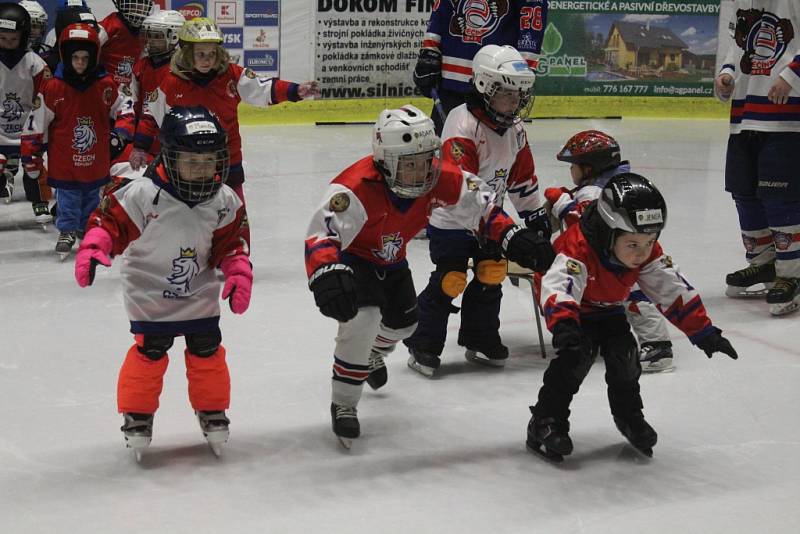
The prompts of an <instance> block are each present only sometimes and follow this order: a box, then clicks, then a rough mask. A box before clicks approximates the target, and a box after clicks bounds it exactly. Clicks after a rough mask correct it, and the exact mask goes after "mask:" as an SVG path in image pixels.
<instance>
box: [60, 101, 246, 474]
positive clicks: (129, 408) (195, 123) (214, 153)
mask: <svg viewBox="0 0 800 534" xmlns="http://www.w3.org/2000/svg"><path fill="white" fill-rule="evenodd" d="M159 140H160V142H161V154H160V156H159V157H158V159H156V161H154V163H153V164H152V165H151V166H150V167H149V168H148V170H147V172H146V173H145V176H144V177H142V178H138V179H134V180H123V181H122V182H120V184H119V185H118V187H117V188H116V189H114V190H112V191H111V192H109V193H108V194H107V195H106V196H105V197H104V198H103V201H102V202H101V203H100V206H99V207H98V208H97V210H95V212H94V213H93V214H92V215H91V217H90V218H89V224H88V225H87V232H86V236H85V238H84V240H83V241H82V243H81V246H80V249H79V250H78V254H77V257H76V259H75V278H76V279H77V281H78V285H80V286H81V287H86V286H87V285H90V284H91V283H92V281H93V280H94V273H95V268H96V266H97V264H101V265H105V266H110V265H111V258H112V257H113V256H115V255H118V254H122V253H123V252H124V262H123V264H122V269H121V275H122V283H123V292H124V297H125V307H126V310H127V312H128V316H129V318H130V322H131V332H132V333H133V334H134V335H135V338H136V343H135V344H134V345H133V346H132V347H131V348H130V349H129V350H128V354H127V356H126V358H125V362H124V363H123V364H122V369H121V370H120V373H119V381H118V385H117V403H118V409H119V412H120V413H122V414H123V417H124V424H123V426H122V431H123V433H124V435H125V440H126V443H127V445H128V447H130V448H133V449H134V452H136V456H137V459H140V458H141V452H142V449H144V448H145V447H147V446H148V445H149V444H150V440H151V439H152V435H153V414H154V413H155V412H156V409H157V408H158V398H159V395H160V393H161V388H162V382H163V376H164V373H165V372H166V370H167V363H168V358H167V350H168V349H169V348H170V347H171V346H172V343H173V341H174V338H175V337H176V336H181V335H182V336H184V338H185V339H186V351H185V355H186V377H187V378H188V380H189V400H190V402H191V405H192V408H194V410H195V412H196V414H197V417H198V420H199V422H200V427H201V429H202V431H203V435H204V436H205V437H206V439H207V440H208V442H209V444H210V445H211V448H212V449H213V451H214V453H215V454H220V451H221V444H222V443H224V442H225V441H227V439H228V424H229V420H228V418H227V417H226V415H225V410H226V409H227V408H228V406H229V404H230V375H229V373H228V366H227V364H226V363H225V348H224V347H223V346H222V345H221V341H222V335H221V332H220V329H219V315H220V308H219V299H218V296H219V282H218V280H217V276H216V274H215V268H216V267H219V268H220V269H221V270H222V273H223V274H224V275H225V285H224V288H223V290H222V298H224V299H228V301H229V304H230V307H231V310H232V311H233V312H234V313H237V314H241V313H244V312H245V310H247V307H248V305H249V303H250V293H251V290H252V284H253V271H252V267H251V265H250V261H249V259H248V257H249V250H248V246H247V243H248V242H249V235H248V234H249V230H248V225H247V215H246V212H245V208H244V205H243V203H242V201H241V200H240V199H239V197H238V196H237V195H236V193H234V191H233V190H232V189H231V188H230V187H228V186H227V185H225V180H226V178H227V175H228V169H229V158H228V148H227V142H228V140H227V135H226V133H225V132H224V131H223V129H222V127H221V126H220V124H219V122H218V121H217V119H216V118H215V117H214V116H213V115H211V113H209V112H208V111H207V110H206V109H205V108H202V107H191V108H185V107H175V108H172V110H170V112H169V113H168V114H167V115H166V117H165V118H164V123H163V125H162V127H161V132H160V135H159Z"/></svg>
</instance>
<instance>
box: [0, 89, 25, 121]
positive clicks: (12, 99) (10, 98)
mask: <svg viewBox="0 0 800 534" xmlns="http://www.w3.org/2000/svg"><path fill="white" fill-rule="evenodd" d="M24 112H25V110H24V109H23V108H22V104H21V103H20V98H19V97H18V96H17V93H6V98H5V100H3V114H2V117H3V118H4V119H5V120H7V121H8V122H16V121H18V120H19V119H20V118H21V117H22V114H23V113H24Z"/></svg>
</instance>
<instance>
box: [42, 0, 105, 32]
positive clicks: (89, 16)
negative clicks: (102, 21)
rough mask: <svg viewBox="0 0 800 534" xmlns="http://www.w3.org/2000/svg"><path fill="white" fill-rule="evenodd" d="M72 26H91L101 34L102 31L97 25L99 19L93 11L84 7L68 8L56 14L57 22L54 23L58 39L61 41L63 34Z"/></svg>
mask: <svg viewBox="0 0 800 534" xmlns="http://www.w3.org/2000/svg"><path fill="white" fill-rule="evenodd" d="M71 24H89V25H90V26H94V29H95V30H96V31H98V32H99V30H100V27H99V25H98V24H97V18H96V17H95V16H94V14H93V13H92V10H91V9H89V8H88V7H86V6H82V5H76V6H66V7H64V8H63V9H59V10H58V11H57V12H56V20H55V22H54V23H53V28H55V32H56V39H60V38H61V32H63V31H64V28H66V27H67V26H70V25H71Z"/></svg>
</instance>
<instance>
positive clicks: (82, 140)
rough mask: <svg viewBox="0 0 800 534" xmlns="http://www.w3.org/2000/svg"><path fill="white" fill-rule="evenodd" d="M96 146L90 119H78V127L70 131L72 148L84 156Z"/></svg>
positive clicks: (94, 133) (95, 135) (95, 134)
mask: <svg viewBox="0 0 800 534" xmlns="http://www.w3.org/2000/svg"><path fill="white" fill-rule="evenodd" d="M96 144H97V133H96V132H95V131H94V122H92V119H91V117H78V125H77V126H76V127H75V128H73V129H72V148H74V149H75V150H77V151H78V153H80V154H85V153H87V152H88V151H90V150H91V149H92V147H94V145H96Z"/></svg>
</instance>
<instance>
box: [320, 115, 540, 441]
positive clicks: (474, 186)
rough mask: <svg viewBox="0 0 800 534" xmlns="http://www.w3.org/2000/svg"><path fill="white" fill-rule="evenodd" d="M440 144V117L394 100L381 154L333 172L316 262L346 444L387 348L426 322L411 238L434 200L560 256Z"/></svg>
mask: <svg viewBox="0 0 800 534" xmlns="http://www.w3.org/2000/svg"><path fill="white" fill-rule="evenodd" d="M439 151H440V141H439V138H438V137H437V136H436V134H435V132H434V126H433V121H431V119H429V118H428V117H427V116H425V114H424V113H422V112H421V111H420V110H419V109H417V108H415V107H413V106H410V105H409V106H404V107H402V108H400V109H394V110H384V111H383V112H381V114H380V116H379V117H378V120H377V122H376V123H375V127H374V129H373V136H372V154H371V155H370V156H367V157H365V158H363V159H361V160H359V161H358V162H356V163H355V164H353V165H352V166H350V167H349V168H348V169H346V170H345V171H343V172H342V173H341V174H340V175H339V176H338V177H336V178H335V179H334V180H333V182H332V183H331V186H330V188H329V189H328V192H327V193H326V194H325V196H324V197H323V199H324V200H323V202H322V205H321V206H320V208H319V209H318V210H317V212H316V213H315V214H314V216H313V218H312V220H311V225H310V227H309V230H308V236H309V237H308V238H307V239H306V245H305V258H306V271H307V273H308V277H309V288H310V289H311V291H312V292H313V293H314V300H315V301H316V304H317V306H318V307H319V309H320V311H321V312H322V314H323V315H325V316H327V317H332V318H333V319H336V320H337V321H339V331H338V334H337V336H336V347H335V349H334V364H333V380H332V389H333V392H332V403H331V420H332V425H333V431H334V433H335V434H336V435H337V436H338V437H339V439H340V441H341V442H342V444H343V445H344V446H346V447H349V446H350V442H351V440H352V439H354V438H357V437H358V436H359V435H360V425H359V421H358V418H357V412H356V407H357V405H358V401H359V399H360V398H361V390H362V388H363V384H364V381H368V383H369V384H370V386H372V387H373V388H376V389H377V388H379V387H381V386H383V385H384V384H385V383H386V380H387V373H386V367H385V364H384V361H383V358H384V357H385V356H386V355H388V354H389V353H390V352H391V351H392V350H394V347H395V345H396V344H397V342H398V341H400V340H402V339H403V338H404V337H406V336H407V335H409V334H410V333H411V332H413V330H414V327H415V325H416V323H417V307H416V300H417V299H416V292H415V291H414V283H413V281H412V279H411V271H410V270H409V268H408V262H407V261H406V247H407V244H408V241H409V240H410V239H412V238H413V237H414V236H415V235H416V234H417V232H419V230H421V229H422V228H423V227H424V226H425V223H426V222H427V219H428V215H429V213H430V209H431V208H432V207H433V206H436V205H440V206H442V205H447V206H455V208H454V212H453V214H454V216H456V217H457V218H458V220H459V221H460V222H461V224H462V225H463V226H464V227H465V228H471V229H473V231H475V232H476V233H479V234H480V235H481V236H483V238H484V239H488V240H491V241H492V242H494V243H496V244H497V248H498V249H499V250H501V251H502V253H503V254H505V256H506V257H508V258H509V259H511V260H513V261H516V262H518V263H519V264H520V265H523V266H525V267H527V268H531V269H545V268H546V267H547V266H548V265H549V264H550V262H551V261H552V254H553V252H552V247H551V246H550V242H549V241H548V240H547V239H545V238H543V237H541V236H539V235H538V234H537V233H536V232H534V231H533V230H531V229H527V228H526V229H522V228H519V227H517V226H516V225H515V224H514V223H513V222H512V220H511V219H510V218H509V217H508V216H507V215H506V214H505V213H504V212H503V211H502V210H501V209H500V208H499V207H497V205H496V204H495V202H496V195H495V194H494V192H493V191H492V190H491V189H490V188H488V187H486V186H485V185H484V184H482V183H481V182H480V180H479V179H477V178H475V177H474V176H472V175H469V174H466V175H465V174H462V171H461V170H460V169H458V167H456V166H454V165H451V164H448V163H446V162H444V163H442V162H441V161H440V159H439ZM465 176H466V179H465ZM479 228H480V229H479Z"/></svg>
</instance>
